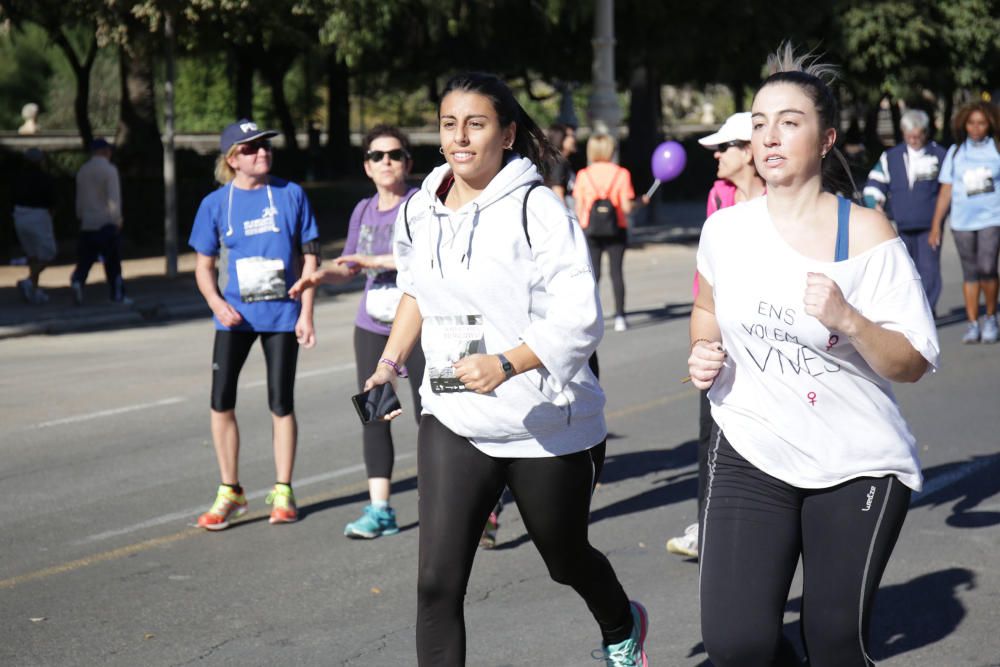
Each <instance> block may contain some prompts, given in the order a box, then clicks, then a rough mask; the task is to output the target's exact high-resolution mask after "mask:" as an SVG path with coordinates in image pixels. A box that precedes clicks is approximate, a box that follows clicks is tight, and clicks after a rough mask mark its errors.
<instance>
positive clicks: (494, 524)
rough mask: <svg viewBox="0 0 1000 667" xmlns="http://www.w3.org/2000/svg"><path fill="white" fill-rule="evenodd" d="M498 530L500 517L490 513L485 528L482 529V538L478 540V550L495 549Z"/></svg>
mask: <svg viewBox="0 0 1000 667" xmlns="http://www.w3.org/2000/svg"><path fill="white" fill-rule="evenodd" d="M498 530H500V517H498V516H497V513H496V512H495V511H494V512H490V518H489V519H487V520H486V527H485V528H483V536H482V537H480V538H479V548H480V549H492V548H493V547H495V546H496V545H497V531H498Z"/></svg>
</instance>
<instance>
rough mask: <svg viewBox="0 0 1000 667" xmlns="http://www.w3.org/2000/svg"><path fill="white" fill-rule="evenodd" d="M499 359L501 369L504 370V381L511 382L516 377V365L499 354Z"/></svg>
mask: <svg viewBox="0 0 1000 667" xmlns="http://www.w3.org/2000/svg"><path fill="white" fill-rule="evenodd" d="M497 359H499V360H500V368H502V369H503V374H504V379H505V380H509V379H511V378H512V377H514V364H512V363H510V362H509V361H507V357H505V356H503V355H502V354H498V355H497Z"/></svg>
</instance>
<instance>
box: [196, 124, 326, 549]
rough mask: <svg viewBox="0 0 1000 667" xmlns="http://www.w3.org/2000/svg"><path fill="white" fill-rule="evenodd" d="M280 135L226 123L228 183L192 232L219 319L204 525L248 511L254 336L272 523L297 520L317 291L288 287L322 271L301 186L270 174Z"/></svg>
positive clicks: (204, 205) (204, 285) (199, 270)
mask: <svg viewBox="0 0 1000 667" xmlns="http://www.w3.org/2000/svg"><path fill="white" fill-rule="evenodd" d="M276 134H277V132H274V131H272V130H261V129H259V128H258V127H257V125H256V124H255V123H253V122H252V121H249V120H247V119H243V120H240V121H237V122H236V123H233V124H232V125H230V126H228V127H227V128H226V129H224V130H223V131H222V137H221V139H220V142H219V147H220V150H221V154H220V155H219V158H218V160H217V162H216V165H215V178H216V180H217V181H219V183H221V184H222V187H221V188H219V189H218V190H216V191H215V192H212V193H211V194H209V195H208V196H207V197H205V198H204V199H203V200H202V202H201V206H199V207H198V213H197V215H196V216H195V220H194V227H193V229H192V230H191V238H190V239H189V240H188V243H189V244H190V245H191V247H192V248H194V249H195V250H196V251H197V252H198V256H197V260H196V261H197V263H196V265H195V278H196V280H197V282H198V289H199V291H201V294H202V296H204V297H205V301H206V302H207V303H208V305H209V307H210V308H211V309H212V312H213V313H214V315H215V318H214V319H215V328H216V332H215V348H214V351H213V354H212V441H213V443H214V445H215V455H216V458H217V459H218V462H219V471H220V476H221V478H222V484H221V485H220V486H219V490H218V493H217V494H216V498H215V502H214V503H213V504H212V507H211V509H209V510H208V511H207V512H205V513H204V514H202V515H201V516H200V517H199V518H198V525H199V526H201V527H202V528H206V529H208V530H222V529H224V528H228V527H229V522H230V521H231V520H232V519H234V518H236V517H238V516H240V515H242V514H244V513H246V511H247V500H246V496H244V494H243V488H242V487H241V486H240V481H239V479H240V478H239V451H240V434H239V428H238V426H237V424H236V412H235V407H236V383H237V381H238V380H239V375H240V369H241V368H242V367H243V363H244V362H245V361H246V358H247V355H248V354H249V353H250V348H251V347H252V346H253V343H254V341H255V340H256V339H257V338H260V340H261V347H262V348H263V350H264V359H265V361H266V364H267V397H268V404H269V406H270V408H271V418H272V423H273V437H274V465H275V473H276V477H277V479H276V484H275V485H274V489H273V490H272V491H271V493H270V494H268V496H267V503H268V504H269V505H273V508H272V510H271V518H270V522H271V523H290V522H293V521H295V520H297V519H298V510H297V509H296V506H295V495H294V494H293V493H292V486H291V484H292V467H293V465H294V462H295V446H296V440H297V425H296V422H295V413H294V388H295V365H296V362H297V360H298V353H299V345H302V346H304V347H312V346H313V345H315V343H316V337H315V332H314V330H313V291H314V290H311V289H310V290H307V291H306V292H305V293H304V294H303V295H302V299H301V303H300V302H298V301H294V300H292V299H291V298H289V296H288V286H289V285H292V284H293V283H294V282H295V280H296V279H297V278H298V276H299V274H300V273H304V274H306V275H308V274H310V273H312V272H313V271H315V270H316V267H317V265H318V263H319V241H318V238H319V232H318V231H317V229H316V220H315V218H314V217H313V214H312V210H311V209H310V208H309V201H308V200H307V199H306V196H305V193H304V192H303V191H302V188H301V187H299V186H298V185H296V184H295V183H291V182H289V181H286V180H283V179H279V178H275V177H273V176H271V143H270V141H269V139H270V137H273V136H275V135H276ZM217 262H218V264H219V266H218V268H217V266H216V264H217Z"/></svg>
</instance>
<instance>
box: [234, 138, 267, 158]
mask: <svg viewBox="0 0 1000 667" xmlns="http://www.w3.org/2000/svg"><path fill="white" fill-rule="evenodd" d="M261 148H263V149H264V150H266V151H268V152H270V151H271V142H270V141H266V140H262V141H248V142H247V143H245V144H240V153H243V154H244V155H256V154H257V151H259V150H260V149H261Z"/></svg>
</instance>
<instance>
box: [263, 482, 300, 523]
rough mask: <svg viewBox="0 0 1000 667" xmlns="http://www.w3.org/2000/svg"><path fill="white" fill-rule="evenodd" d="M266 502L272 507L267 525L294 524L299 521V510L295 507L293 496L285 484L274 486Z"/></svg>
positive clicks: (290, 489) (290, 488)
mask: <svg viewBox="0 0 1000 667" xmlns="http://www.w3.org/2000/svg"><path fill="white" fill-rule="evenodd" d="M266 502H267V504H268V505H274V507H273V508H272V509H271V518H270V519H269V520H268V522H269V523H295V522H296V521H298V520H299V510H298V509H297V508H296V507H295V494H294V493H292V487H290V486H288V485H287V484H275V485H274V488H273V489H271V493H269V494H267V499H266Z"/></svg>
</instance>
